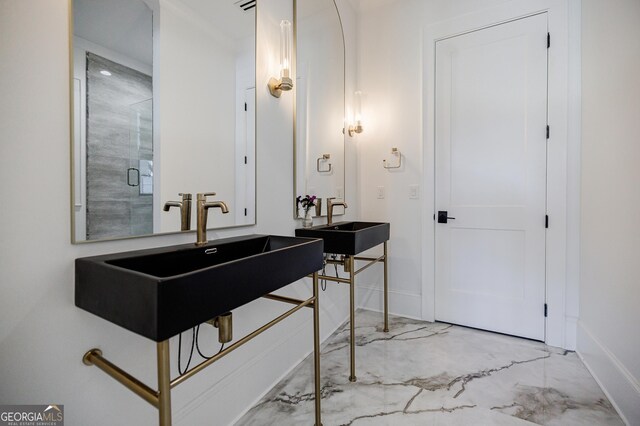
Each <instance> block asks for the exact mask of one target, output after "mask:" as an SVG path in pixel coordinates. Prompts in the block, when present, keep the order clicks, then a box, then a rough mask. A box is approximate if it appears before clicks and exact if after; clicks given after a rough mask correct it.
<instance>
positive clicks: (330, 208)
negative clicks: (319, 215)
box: [327, 197, 347, 225]
mask: <svg viewBox="0 0 640 426" xmlns="http://www.w3.org/2000/svg"><path fill="white" fill-rule="evenodd" d="M335 199H336V197H331V198H327V225H331V224H332V223H333V208H334V207H335V206H342V207H344V208H345V209H346V208H347V203H346V202H345V201H338V202H336V203H334V202H333V200H335Z"/></svg>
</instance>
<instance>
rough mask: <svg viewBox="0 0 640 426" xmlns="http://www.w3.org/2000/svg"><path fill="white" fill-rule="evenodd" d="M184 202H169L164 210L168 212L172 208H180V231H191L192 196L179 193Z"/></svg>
mask: <svg viewBox="0 0 640 426" xmlns="http://www.w3.org/2000/svg"><path fill="white" fill-rule="evenodd" d="M178 195H179V196H180V197H182V201H167V202H166V203H164V207H163V208H162V210H164V211H165V212H168V211H169V209H170V208H171V207H178V208H180V230H181V231H189V230H190V229H191V194H189V193H185V194H183V193H179V194H178Z"/></svg>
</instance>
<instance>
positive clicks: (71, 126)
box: [67, 0, 344, 244]
mask: <svg viewBox="0 0 640 426" xmlns="http://www.w3.org/2000/svg"><path fill="white" fill-rule="evenodd" d="M140 1H142V0H140ZM293 1H294V8H295V1H296V0H293ZM73 3H74V0H67V8H68V36H69V47H68V49H69V51H68V53H69V142H70V143H69V152H70V155H69V160H70V163H69V168H70V182H69V183H70V185H69V189H70V192H69V215H70V224H71V244H87V243H98V242H103V241H118V240H131V239H136V238H148V237H155V236H160V235H175V234H188V233H195V232H196V230H195V229H192V230H189V231H179V230H177V231H169V232H157V233H152V234H144V235H131V236H126V237H112V238H101V239H95V240H78V239H77V238H76V237H77V236H76V218H75V179H76V170H75V169H76V168H75V154H76V152H75V151H76V150H75V139H74V130H75V124H76V123H75V120H74V106H75V105H74V83H73V79H74V74H73V71H74V52H73V49H74V43H73V37H74V27H73V21H74V15H73ZM258 7H259V6H258V2H256V6H255V8H254V21H253V38H254V49H253V60H254V64H256V65H257V63H258V48H257V46H258ZM154 19H155V17H154ZM294 21H295V18H294ZM341 25H342V23H341ZM294 28H295V24H294ZM294 31H295V29H294ZM294 34H295V33H294ZM343 39H344V37H343ZM294 43H295V37H294ZM294 46H295V44H294ZM154 56H155V52H154ZM294 64H295V48H294ZM294 73H295V65H294ZM257 74H258V72H257V69H256V70H255V72H254V76H253V79H254V85H255V87H256V88H257V87H258V75H257ZM294 75H295V74H294ZM254 96H255V98H254V105H255V110H254V123H255V141H256V143H254V153H253V155H254V159H255V161H254V188H255V191H254V200H253V205H254V210H255V214H254V221H253V223H245V224H241V225H230V226H219V227H215V226H214V227H208V228H207V230H224V229H236V228H248V227H252V226H256V225H257V224H258V207H257V206H258V143H257V141H258V91H257V90H255V95H254ZM294 117H295V99H294ZM155 120H156V114H155V113H154V126H155ZM294 127H295V120H294ZM294 140H295V134H294ZM294 168H295V166H294ZM294 175H295V172H294ZM294 185H295V182H294ZM193 195H194V200H193V202H194V203H195V202H197V201H196V200H195V194H193ZM209 223H211V222H209Z"/></svg>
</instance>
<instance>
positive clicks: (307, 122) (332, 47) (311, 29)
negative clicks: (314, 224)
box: [294, 0, 348, 217]
mask: <svg viewBox="0 0 640 426" xmlns="http://www.w3.org/2000/svg"><path fill="white" fill-rule="evenodd" d="M294 4H295V12H296V15H295V26H296V85H295V91H296V131H295V135H294V152H295V157H294V161H295V164H294V169H295V180H294V194H295V195H296V196H299V195H301V196H303V197H304V196H305V195H315V196H317V197H318V198H320V199H321V200H322V201H321V210H320V212H319V213H320V215H321V216H324V215H326V213H327V210H326V209H327V198H329V197H335V198H336V199H340V200H342V199H346V194H345V134H344V132H343V129H344V123H345V45H344V36H343V30H342V23H341V21H340V15H339V13H338V8H337V6H336V4H335V2H334V0H294ZM347 201H348V200H347ZM295 204H296V203H295V200H294V205H295ZM314 212H315V211H314ZM343 213H344V209H343V208H342V207H336V208H335V214H336V215H339V214H343ZM314 215H316V216H317V214H314ZM294 216H295V217H302V216H304V212H303V211H302V210H300V209H298V208H297V205H296V206H295V207H294Z"/></svg>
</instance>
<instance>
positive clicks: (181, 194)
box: [178, 192, 191, 201]
mask: <svg viewBox="0 0 640 426" xmlns="http://www.w3.org/2000/svg"><path fill="white" fill-rule="evenodd" d="M178 196H179V197H182V201H185V200H190V199H191V194H190V193H189V192H185V193H182V192H178Z"/></svg>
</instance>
